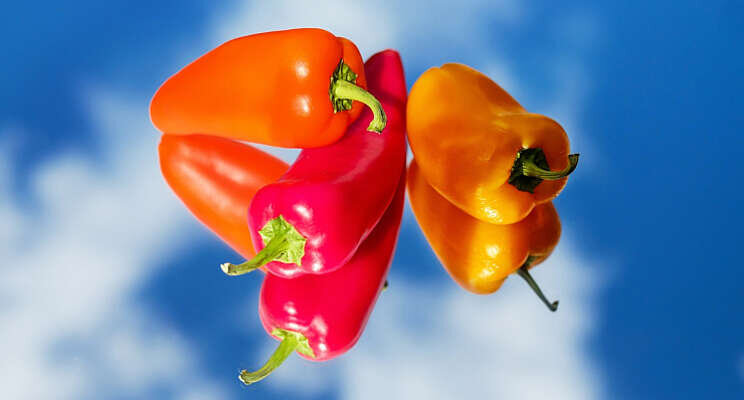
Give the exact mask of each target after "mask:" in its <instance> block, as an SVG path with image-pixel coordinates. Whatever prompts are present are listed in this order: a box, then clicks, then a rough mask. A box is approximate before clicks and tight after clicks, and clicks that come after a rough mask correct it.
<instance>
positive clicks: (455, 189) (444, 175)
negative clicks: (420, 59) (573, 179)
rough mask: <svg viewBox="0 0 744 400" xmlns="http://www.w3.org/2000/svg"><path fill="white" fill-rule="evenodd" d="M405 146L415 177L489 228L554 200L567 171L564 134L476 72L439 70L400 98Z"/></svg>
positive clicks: (455, 67) (572, 160)
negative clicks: (416, 171)
mask: <svg viewBox="0 0 744 400" xmlns="http://www.w3.org/2000/svg"><path fill="white" fill-rule="evenodd" d="M408 141H409V143H410V145H411V151H412V152H413V155H414V158H415V159H416V162H417V163H418V165H419V167H420V168H421V173H422V174H423V175H424V176H425V177H426V180H427V181H428V182H429V184H431V186H433V187H434V188H435V189H436V190H437V192H439V193H440V194H441V195H442V196H444V197H445V198H446V199H447V200H449V201H451V202H452V203H454V204H455V205H456V206H457V207H459V208H460V209H462V210H463V211H465V212H467V213H468V214H470V215H472V216H473V217H475V218H478V219H481V220H483V221H487V222H490V223H494V224H512V223H515V222H517V221H520V220H522V219H523V218H525V217H526V216H527V214H529V213H530V211H532V209H533V208H534V207H535V205H537V204H543V203H546V202H548V201H550V200H551V199H553V198H555V197H556V196H557V195H558V193H559V192H560V191H561V190H562V189H563V187H564V186H565V184H566V176H568V174H570V173H571V172H572V171H573V170H574V169H575V168H576V164H577V163H578V160H579V155H578V154H571V155H569V143H568V137H567V135H566V132H565V131H564V130H563V128H562V127H561V126H560V125H559V124H558V123H557V122H555V121H553V120H552V119H550V118H548V117H545V116H543V115H539V114H533V113H529V112H527V111H526V110H525V109H524V108H523V107H522V106H521V105H520V104H519V103H517V101H516V100H514V99H513V98H512V97H511V96H510V95H509V94H508V93H507V92H506V91H504V89H502V88H501V87H499V85H497V84H496V83H494V82H493V81H492V80H490V79H489V78H488V77H487V76H485V75H483V74H481V73H480V72H478V71H476V70H474V69H472V68H470V67H468V66H465V65H462V64H445V65H443V66H442V67H439V68H436V67H435V68H431V69H429V70H427V71H426V72H424V73H423V74H422V75H421V77H420V78H419V79H418V81H416V83H415V84H414V85H413V87H412V88H411V94H410V96H409V99H408Z"/></svg>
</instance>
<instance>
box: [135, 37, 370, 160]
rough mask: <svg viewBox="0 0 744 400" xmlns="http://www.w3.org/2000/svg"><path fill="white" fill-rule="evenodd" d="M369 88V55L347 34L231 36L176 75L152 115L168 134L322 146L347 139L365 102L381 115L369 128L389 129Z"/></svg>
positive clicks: (163, 88) (157, 95)
mask: <svg viewBox="0 0 744 400" xmlns="http://www.w3.org/2000/svg"><path fill="white" fill-rule="evenodd" d="M364 88H366V79H365V75H364V69H363V64H362V57H361V55H360V54H359V50H358V49H357V47H356V46H355V45H354V43H352V42H351V41H349V40H348V39H345V38H341V37H336V36H334V35H333V34H331V33H329V32H327V31H324V30H322V29H309V28H308V29H291V30H286V31H277V32H266V33H259V34H255V35H249V36H243V37H240V38H237V39H233V40H230V41H228V42H226V43H224V44H222V45H221V46H219V47H217V48H215V49H213V50H211V51H210V52H208V53H206V54H204V55H203V56H201V57H200V58H198V59H197V60H196V61H194V62H192V63H191V64H189V65H187V66H186V67H184V68H183V69H182V70H180V71H179V72H177V73H176V74H175V75H173V76H171V77H170V78H169V79H168V80H166V81H165V83H163V85H162V86H161V87H160V89H158V91H157V93H155V96H154V97H153V98H152V102H151V104H150V117H151V119H152V122H153V124H154V125H155V126H156V127H157V128H158V129H159V130H161V131H162V132H163V133H169V134H193V133H202V134H209V135H215V136H222V137H226V138H232V139H239V140H246V141H250V142H255V143H263V144H268V145H272V146H280V147H300V148H309V147H319V146H325V145H328V144H331V143H333V142H335V141H337V140H338V139H340V138H341V136H343V134H344V132H345V131H346V128H347V127H348V126H349V125H350V124H351V123H352V122H354V121H355V120H356V119H357V118H358V117H359V114H360V112H361V110H362V104H361V103H364V104H366V105H368V106H369V107H370V108H371V109H372V111H373V113H374V119H372V122H371V123H370V125H369V130H370V131H374V132H378V133H379V132H381V131H382V129H383V128H384V127H385V112H384V111H383V110H382V107H380V103H379V102H378V101H377V99H375V98H374V96H372V95H370V94H369V93H368V92H367V91H366V90H364ZM353 100H356V101H353ZM360 102H361V103H360Z"/></svg>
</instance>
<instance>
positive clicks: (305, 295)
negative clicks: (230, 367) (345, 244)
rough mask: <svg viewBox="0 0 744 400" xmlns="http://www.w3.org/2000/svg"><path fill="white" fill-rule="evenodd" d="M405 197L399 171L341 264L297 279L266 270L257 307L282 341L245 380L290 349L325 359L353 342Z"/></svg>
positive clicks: (382, 272) (378, 285) (380, 277)
mask: <svg viewBox="0 0 744 400" xmlns="http://www.w3.org/2000/svg"><path fill="white" fill-rule="evenodd" d="M400 163H401V164H403V162H402V161H401V162H400ZM404 197H405V174H404V173H403V174H401V175H400V177H399V180H398V189H397V191H396V192H395V197H394V198H393V201H392V202H391V203H390V206H389V207H388V209H387V211H386V212H385V215H384V216H383V217H382V219H381V220H380V223H379V224H378V225H377V226H376V227H375V229H374V231H373V232H372V234H371V235H369V237H368V238H367V239H366V240H365V241H364V243H362V245H361V246H359V250H358V251H357V252H356V254H354V257H353V258H352V259H351V261H349V262H348V263H347V264H346V265H345V266H344V267H343V268H341V269H339V270H336V271H334V272H331V273H328V274H324V275H304V276H301V277H299V278H296V279H284V278H280V277H278V276H276V275H273V274H266V278H264V282H263V286H262V287H261V295H260V296H261V297H260V299H259V304H258V312H259V316H260V317H261V322H262V323H263V326H264V329H265V330H266V332H268V333H269V334H270V335H271V336H273V337H274V338H276V339H279V340H281V343H280V344H279V347H278V348H277V349H276V351H275V352H274V353H273V354H272V355H271V357H270V358H269V360H268V361H267V362H266V364H265V365H264V366H263V367H262V368H261V369H259V370H257V371H255V372H248V371H246V370H243V371H241V372H240V375H239V379H240V380H241V381H242V382H243V383H245V384H246V385H250V384H251V383H254V382H258V381H260V380H261V379H264V378H266V377H267V376H268V375H269V374H270V373H271V372H272V371H273V370H274V369H276V368H277V367H278V366H279V365H281V363H282V362H283V361H284V360H286V359H287V357H289V355H290V354H292V352H294V351H297V353H298V354H299V355H300V356H302V357H304V358H306V359H308V360H311V361H325V360H330V359H332V358H335V357H338V356H339V355H341V354H343V353H345V352H346V351H348V350H349V349H350V348H351V347H352V346H354V344H355V343H356V342H357V340H359V337H360V336H361V334H362V331H363V330H364V326H365V324H366V323H367V320H368V319H369V315H370V313H371V312H372V308H373V306H374V304H375V301H376V300H377V296H378V295H379V294H380V292H381V291H382V290H383V285H384V282H385V276H386V275H387V272H388V269H389V268H390V263H391V261H392V259H393V254H394V252H395V245H396V242H397V240H398V230H399V228H400V220H401V217H402V215H403V199H404Z"/></svg>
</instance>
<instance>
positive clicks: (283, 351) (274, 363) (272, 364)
mask: <svg viewBox="0 0 744 400" xmlns="http://www.w3.org/2000/svg"><path fill="white" fill-rule="evenodd" d="M271 335H272V336H276V337H278V338H280V339H281V342H280V343H279V347H277V348H276V350H274V353H273V354H272V355H271V357H269V359H268V361H266V364H264V365H263V367H261V368H260V369H258V370H256V371H252V372H249V371H248V370H245V369H244V370H242V371H240V375H238V379H240V381H241V382H243V383H244V384H246V385H250V384H252V383H256V382H258V381H260V380H262V379H264V378H266V377H267V376H269V374H271V373H272V372H273V371H274V370H275V369H276V368H277V367H279V366H280V365H282V363H283V362H284V360H286V359H287V357H289V355H290V354H292V353H293V352H294V351H297V352H298V353H301V354H304V355H306V356H308V357H312V358H315V353H314V352H313V349H312V348H311V347H310V344H309V343H308V341H307V338H306V337H305V335H303V334H301V333H299V332H293V331H288V330H286V329H281V328H274V330H272V331H271Z"/></svg>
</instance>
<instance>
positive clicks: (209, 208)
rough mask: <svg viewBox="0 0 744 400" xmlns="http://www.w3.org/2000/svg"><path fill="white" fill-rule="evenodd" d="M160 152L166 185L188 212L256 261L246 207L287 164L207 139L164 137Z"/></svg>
mask: <svg viewBox="0 0 744 400" xmlns="http://www.w3.org/2000/svg"><path fill="white" fill-rule="evenodd" d="M158 153H159V155H160V170H161V171H162V173H163V177H164V178H165V181H166V182H168V185H169V186H170V187H171V189H173V192H174V193H175V194H176V196H178V198H179V199H181V201H182V202H183V204H184V205H186V208H188V209H189V211H191V213H192V214H193V215H194V216H195V217H196V218H197V219H198V220H199V221H201V222H202V223H203V224H204V225H206V226H207V228H209V229H210V230H211V231H212V232H214V233H215V234H217V236H219V237H220V239H222V240H223V241H224V242H225V243H227V244H228V245H230V247H232V248H233V250H235V251H237V252H238V253H239V254H240V255H242V256H243V257H253V256H254V255H255V254H256V252H255V250H254V246H253V243H252V242H251V237H250V234H249V233H248V227H247V226H246V225H245V215H246V213H247V211H248V205H249V204H250V201H251V199H253V196H254V195H255V194H256V192H257V191H258V189H260V188H261V187H262V186H264V185H266V184H269V183H271V182H274V181H276V180H277V179H279V177H280V176H281V175H282V174H283V173H285V172H286V171H287V169H288V168H289V165H287V163H285V162H283V161H281V160H279V159H278V158H276V157H273V156H271V155H269V154H267V153H264V152H263V151H261V150H258V149H256V148H253V147H251V146H249V145H246V144H242V143H238V142H234V141H232V140H228V139H223V138H219V137H212V136H204V135H189V136H180V135H163V137H162V138H161V139H160V145H159V146H158Z"/></svg>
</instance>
